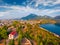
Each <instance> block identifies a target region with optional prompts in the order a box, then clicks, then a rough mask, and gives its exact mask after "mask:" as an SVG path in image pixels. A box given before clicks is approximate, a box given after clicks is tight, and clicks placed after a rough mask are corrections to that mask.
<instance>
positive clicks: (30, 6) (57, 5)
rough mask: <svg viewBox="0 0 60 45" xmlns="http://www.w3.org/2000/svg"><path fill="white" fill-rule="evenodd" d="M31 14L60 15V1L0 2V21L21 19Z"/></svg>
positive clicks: (0, 0) (1, 0) (8, 0)
mask: <svg viewBox="0 0 60 45" xmlns="http://www.w3.org/2000/svg"><path fill="white" fill-rule="evenodd" d="M31 13H33V14H37V15H41V16H44V15H48V16H52V17H54V16H57V15H60V0H0V19H11V18H21V17H25V16H27V15H29V14H31Z"/></svg>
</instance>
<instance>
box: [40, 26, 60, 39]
mask: <svg viewBox="0 0 60 45" xmlns="http://www.w3.org/2000/svg"><path fill="white" fill-rule="evenodd" d="M40 28H41V29H43V30H45V31H47V32H49V33H51V34H53V35H54V36H56V37H58V38H60V36H59V35H57V34H55V33H53V32H50V31H48V30H47V29H44V28H43V27H40Z"/></svg>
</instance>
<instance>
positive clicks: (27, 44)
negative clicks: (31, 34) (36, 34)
mask: <svg viewBox="0 0 60 45" xmlns="http://www.w3.org/2000/svg"><path fill="white" fill-rule="evenodd" d="M21 45H32V43H31V42H30V40H28V39H27V38H23V39H22V40H21Z"/></svg>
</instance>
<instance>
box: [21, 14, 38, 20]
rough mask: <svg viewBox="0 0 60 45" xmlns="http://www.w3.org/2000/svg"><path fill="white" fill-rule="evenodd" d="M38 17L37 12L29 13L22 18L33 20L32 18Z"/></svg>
mask: <svg viewBox="0 0 60 45" xmlns="http://www.w3.org/2000/svg"><path fill="white" fill-rule="evenodd" d="M36 17H38V16H37V15H36V14H29V15H28V16H26V17H22V18H21V19H22V20H31V19H35V18H36Z"/></svg>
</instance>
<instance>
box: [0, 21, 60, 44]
mask: <svg viewBox="0 0 60 45" xmlns="http://www.w3.org/2000/svg"><path fill="white" fill-rule="evenodd" d="M48 22H49V21H47V20H44V22H41V23H39V24H45V23H48ZM49 23H51V22H49ZM54 23H55V22H54ZM11 26H13V27H14V28H16V32H17V33H18V38H17V42H18V45H21V40H22V39H23V38H24V37H25V38H28V39H29V40H34V41H35V42H36V43H37V45H59V44H60V38H59V37H56V36H55V35H54V34H52V33H50V32H48V31H46V30H45V29H42V28H40V27H39V25H38V24H32V25H31V24H30V23H25V24H22V23H20V22H19V21H14V22H13V23H12V25H11ZM11 26H10V27H11ZM8 28H9V27H8V26H6V25H4V26H2V27H0V39H3V40H5V45H6V40H8V35H9V34H8ZM15 41H16V40H15V39H13V40H10V41H9V43H8V45H15V43H14V42H15ZM32 43H33V42H32Z"/></svg>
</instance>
